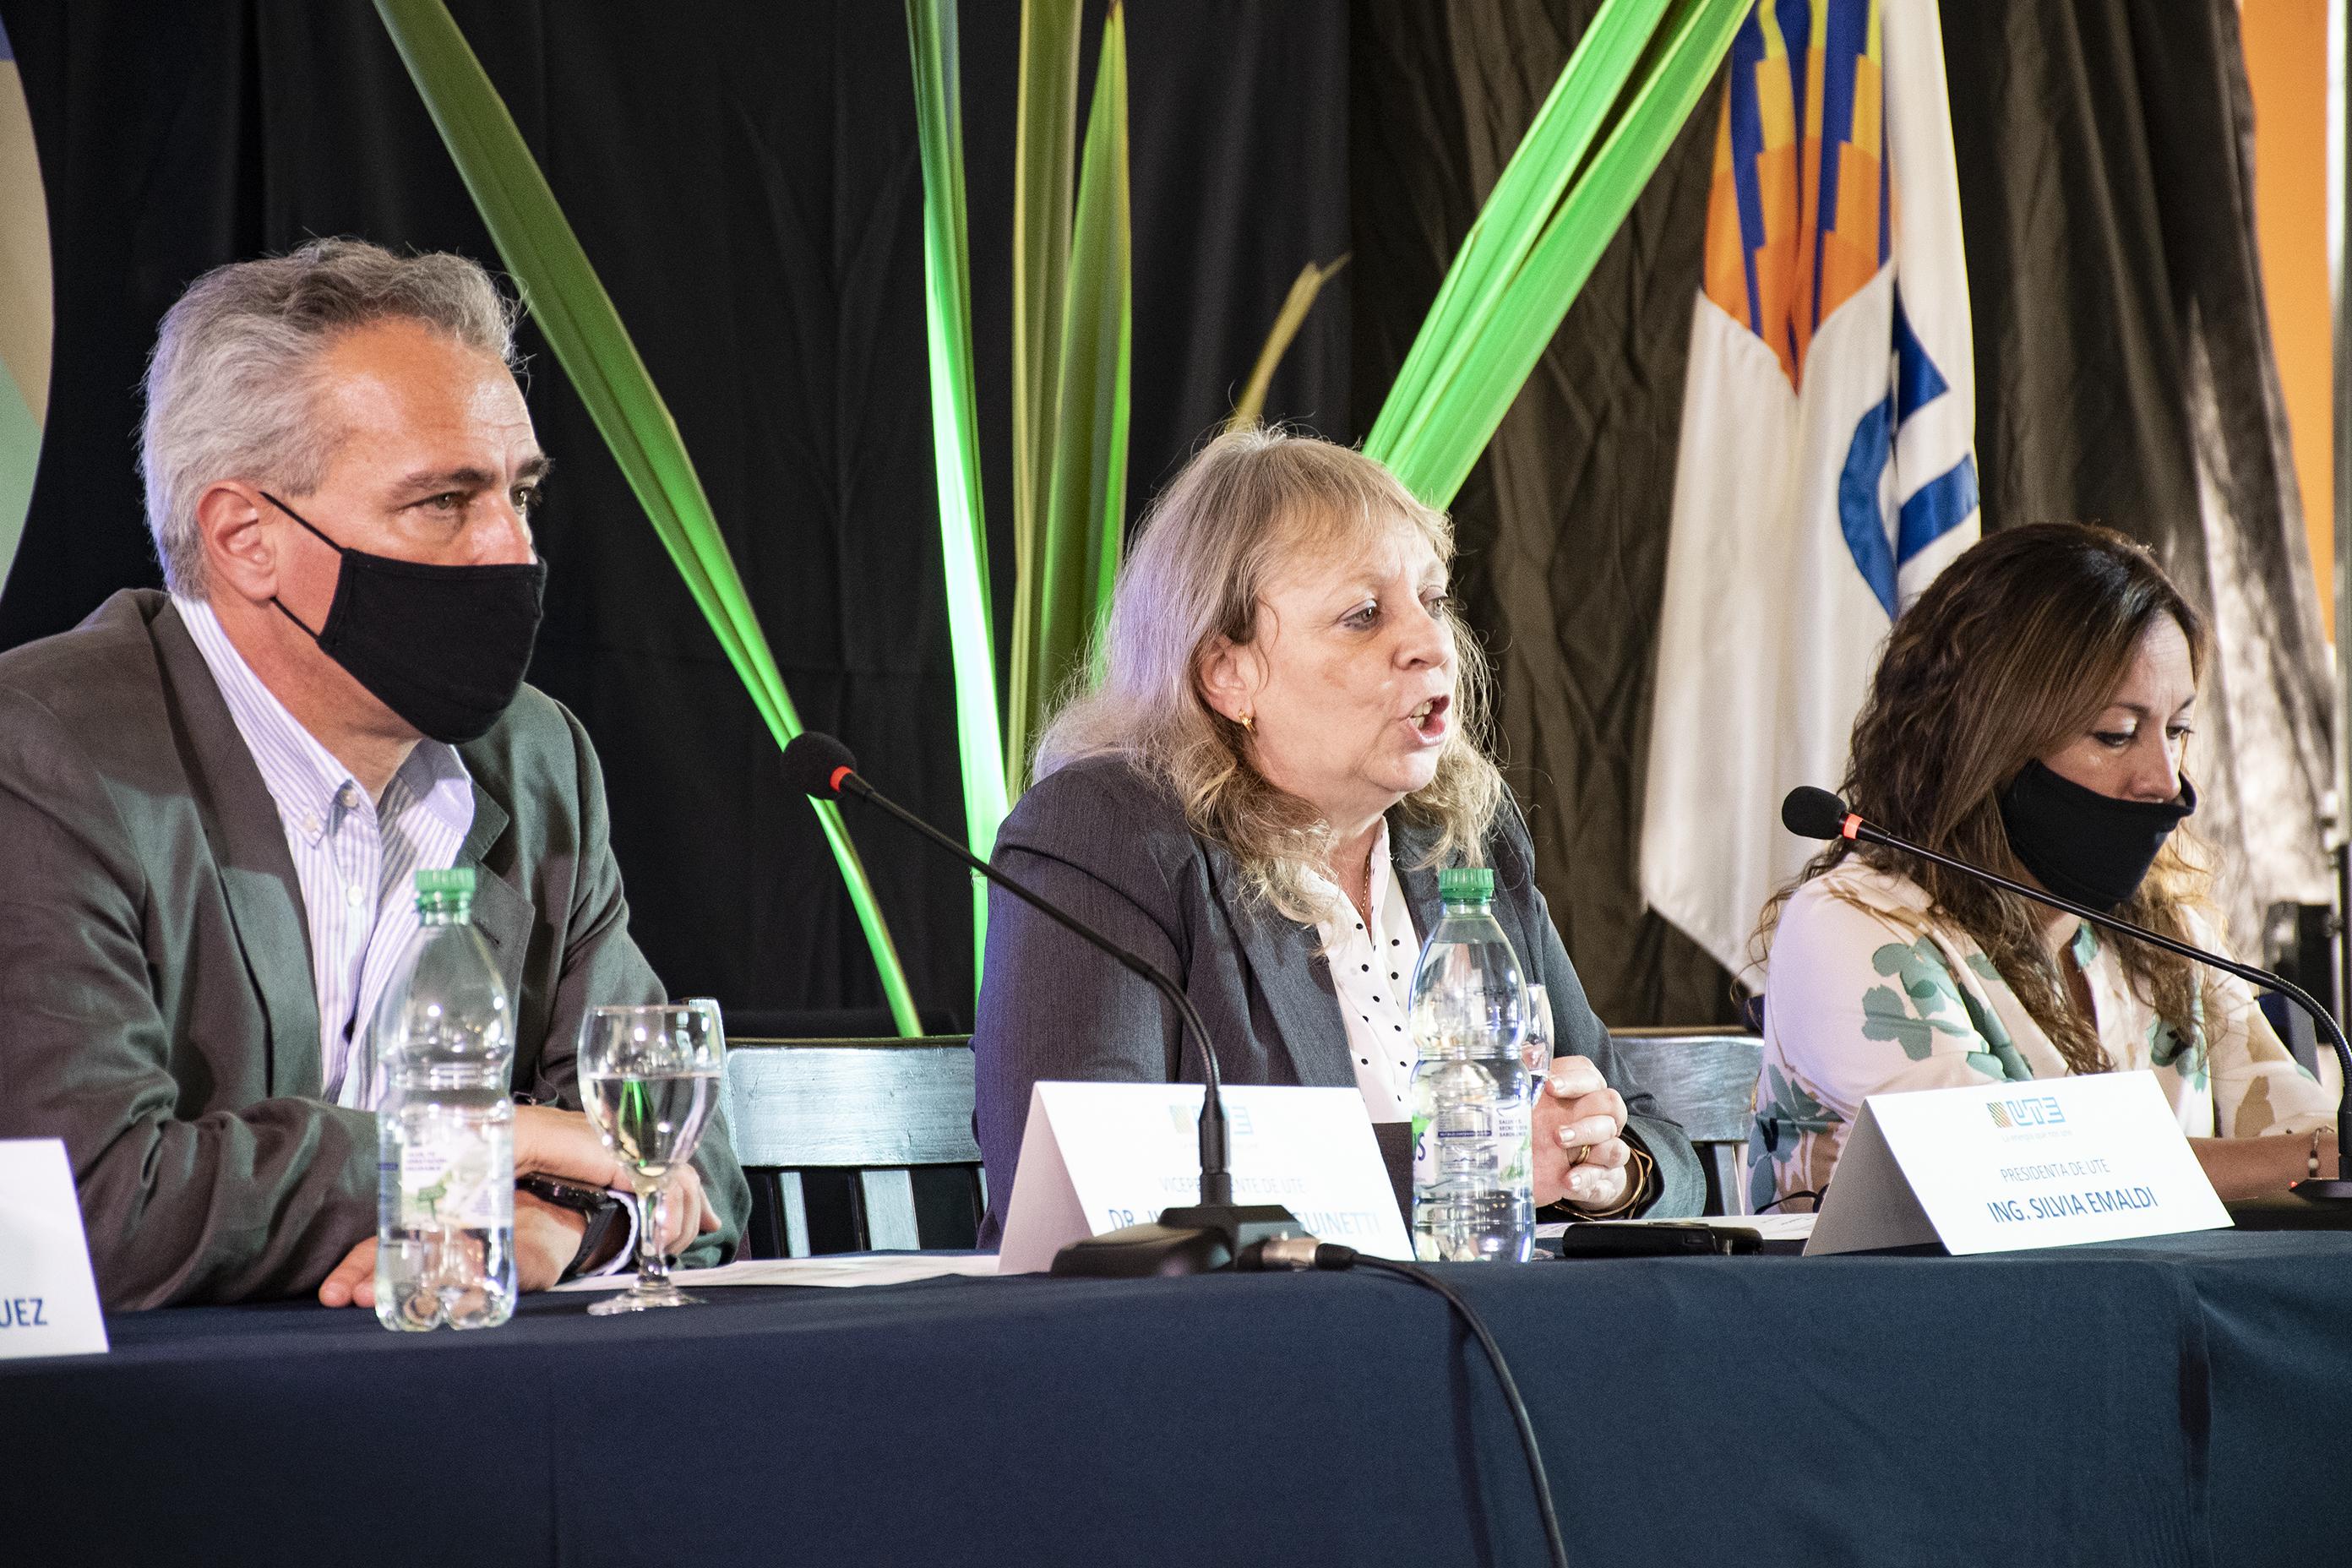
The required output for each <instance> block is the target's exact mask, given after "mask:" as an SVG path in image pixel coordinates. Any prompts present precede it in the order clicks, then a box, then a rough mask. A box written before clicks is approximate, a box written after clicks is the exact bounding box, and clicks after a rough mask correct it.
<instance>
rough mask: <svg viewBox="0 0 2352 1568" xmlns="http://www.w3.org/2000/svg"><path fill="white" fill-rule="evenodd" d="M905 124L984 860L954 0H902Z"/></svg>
mask: <svg viewBox="0 0 2352 1568" xmlns="http://www.w3.org/2000/svg"><path fill="white" fill-rule="evenodd" d="M907 32H908V39H909V42H910V43H911V45H912V47H913V54H914V65H915V123H916V128H917V132H918V137H919V141H920V143H921V146H922V156H923V306H924V309H923V318H924V321H925V323H926V326H927V329H928V338H927V341H928V342H929V362H930V373H931V457H932V463H933V466H934V468H936V469H937V471H938V475H939V488H940V547H941V550H940V554H941V566H942V570H943V573H944V575H945V578H946V586H947V598H948V647H949V652H950V657H951V658H953V660H954V665H955V693H956V752H957V761H958V763H959V766H960V770H961V773H962V776H963V810H964V841H965V843H966V845H967V846H968V847H970V848H971V852H972V853H973V854H974V855H977V856H979V857H980V858H982V859H983V860H984V859H986V858H988V857H989V854H990V852H991V851H992V850H993V849H994V848H995V846H996V829H997V827H998V826H999V825H1001V824H1002V823H1003V820H1004V813H1005V809H1006V799H1007V797H1006V794H1005V786H1004V751H1003V731H1001V730H1000V728H999V727H998V724H997V717H996V656H995V651H994V647H993V645H992V631H991V624H992V623H991V620H990V610H989V592H988V531H987V526H986V521H985V518H984V516H983V514H982V508H981V498H980V416H979V412H978V404H979V395H978V393H977V391H976V389H975V386H974V383H973V375H972V365H971V238H970V231H969V226H968V225H967V224H966V222H965V216H964V215H965V208H964V179H963V106H962V105H963V95H962V92H961V88H960V85H959V81H960V75H961V68H962V65H961V52H960V50H959V48H958V47H957V42H956V11H955V0H907ZM971 934H972V973H973V974H974V975H975V976H977V975H978V973H980V965H981V962H982V957H983V956H984V955H985V953H986V952H987V940H988V899H987V892H986V889H983V888H982V887H981V886H980V885H979V884H978V883H977V882H975V883H974V884H973V887H972V903H971Z"/></svg>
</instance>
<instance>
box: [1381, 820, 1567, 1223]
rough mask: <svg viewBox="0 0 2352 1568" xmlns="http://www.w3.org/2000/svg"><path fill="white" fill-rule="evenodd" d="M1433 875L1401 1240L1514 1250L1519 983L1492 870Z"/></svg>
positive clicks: (1524, 1175) (1529, 1175)
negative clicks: (1440, 912) (1407, 1225)
mask: <svg viewBox="0 0 2352 1568" xmlns="http://www.w3.org/2000/svg"><path fill="white" fill-rule="evenodd" d="M1437 885H1438V891H1439V892H1440V894H1441V895H1443V897H1444V900H1445V914H1444V918H1443V919H1442V920H1440V921H1438V922H1437V927H1436V929H1435V930H1434V931H1431V932H1430V933H1429V940H1428V941H1426V942H1423V944H1422V949H1421V962H1420V963H1419V964H1418V965H1417V966H1416V967H1415V968H1414V970H1413V975H1412V1012H1411V1018H1412V1039H1413V1044H1414V1045H1415V1046H1416V1047H1419V1049H1420V1053H1421V1059H1420V1061H1419V1062H1418V1063H1416V1064H1415V1066H1414V1067H1413V1069H1412V1087H1411V1089H1410V1090H1409V1094H1408V1099H1409V1101H1410V1104H1411V1109H1412V1247H1413V1251H1414V1253H1415V1254H1416V1255H1417V1256H1418V1257H1420V1258H1422V1260H1423V1261H1424V1262H1430V1263H1477V1262H1490V1261H1496V1260H1508V1261H1524V1260H1525V1259H1526V1258H1527V1257H1528V1250H1529V1248H1530V1247H1532V1246H1533V1245H1534V1242H1535V1229H1536V1209H1535V1185H1534V1178H1533V1171H1534V1164H1533V1157H1532V1156H1533V1150H1532V1146H1531V1145H1530V1143H1529V1141H1528V1093H1527V1085H1528V1069H1527V1065H1526V1063H1525V1062H1523V1061H1522V1060H1521V1059H1520V1057H1519V1037H1520V1036H1521V1034H1522V1033H1523V1032H1524V1031H1525V1028H1526V1018H1527V992H1526V988H1525V986H1524V985H1523V984H1521V982H1520V979H1519V963H1518V958H1517V955H1516V954H1514V953H1513V952H1511V942H1510V939H1509V938H1508V937H1507V936H1505V935H1504V934H1503V928H1502V927H1501V926H1499V925H1497V924H1496V921H1495V902H1494V900H1495V873H1494V872H1493V871H1492V870H1490V869H1488V868H1486V867H1484V866H1470V867H1457V868H1451V869H1448V870H1444V871H1441V872H1439V873H1438V879H1437Z"/></svg>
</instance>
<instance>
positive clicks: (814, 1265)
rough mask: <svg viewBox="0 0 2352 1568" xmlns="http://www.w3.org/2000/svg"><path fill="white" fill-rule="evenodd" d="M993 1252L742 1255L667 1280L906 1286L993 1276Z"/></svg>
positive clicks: (613, 1285) (596, 1282) (598, 1284)
mask: <svg viewBox="0 0 2352 1568" xmlns="http://www.w3.org/2000/svg"><path fill="white" fill-rule="evenodd" d="M995 1272H996V1255H995V1254H994V1253H992V1252H989V1253H982V1254H980V1255H978V1256H972V1255H971V1254H966V1253H954V1252H885V1253H877V1254H872V1255H869V1256H866V1257H846V1258H743V1259H741V1260H740V1261H738V1262H734V1263H726V1264H721V1265H720V1266H719V1267H718V1268H674V1269H672V1270H670V1276H669V1278H670V1282H671V1283H672V1284H674V1285H676V1286H677V1288H678V1289H681V1290H699V1289H703V1288H704V1287H706V1286H712V1285H822V1286H828V1287H832V1288H834V1289H840V1288H842V1287H845V1286H851V1285H904V1284H906V1283H907V1282H908V1281H909V1280H912V1279H940V1277H942V1276H945V1275H950V1274H973V1275H993V1274H994V1273H995ZM636 1278H637V1277H636V1275H635V1272H633V1271H631V1270H627V1269H624V1270H623V1271H621V1272H620V1273H618V1274H600V1275H598V1276H596V1277H595V1278H594V1279H569V1280H566V1281H565V1282H564V1283H562V1284H561V1285H558V1286H556V1287H555V1289H558V1290H615V1289H624V1288H625V1287H627V1286H629V1285H631V1284H634V1283H635V1280H636Z"/></svg>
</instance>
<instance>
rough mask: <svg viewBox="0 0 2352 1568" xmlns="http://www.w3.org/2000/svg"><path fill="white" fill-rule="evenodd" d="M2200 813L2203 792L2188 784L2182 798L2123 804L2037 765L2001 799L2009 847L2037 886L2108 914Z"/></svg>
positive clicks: (2028, 768) (2182, 789)
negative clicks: (2177, 833)
mask: <svg viewBox="0 0 2352 1568" xmlns="http://www.w3.org/2000/svg"><path fill="white" fill-rule="evenodd" d="M2196 809H2197V790H2196V787H2195V786H2194V785H2192V784H2190V783H2189V781H2188V780H2187V779H2185V778H2184V779H2182V780H2181V781H2180V795H2179V798H2178V799H2174V800H2166V801H2144V800H2117V799H2116V797H2115V796H2113V795H2101V794H2100V793H2099V792H2098V791H2097V790H2095V789H2084V787H2083V786H2082V785H2081V784H2075V783H2073V782H2072V781H2070V780H2067V779H2062V778H2060V777H2059V776H2058V775H2057V774H2056V773H2052V772H2051V771H2050V770H2049V769H2048V768H2045V767H2043V766H2042V764H2041V763H2038V762H2035V763H2026V764H2025V768H2024V771H2023V772H2021V773H2019V774H2018V775H2017V777H2015V778H2014V779H2011V781H2010V783H2009V787H2008V788H2006V789H2004V790H2002V791H2001V792H2000V820H2001V822H2002V823H2003V825H2005V826H2007V827H2008V829H2009V847H2010V848H2011V850H2013V851H2015V852H2016V855H2017V858H2018V859H2020V860H2021V861H2022V862H2024V865H2025V868H2026V869H2027V870H2029V871H2031V872H2032V873H2033V879H2034V880H2035V881H2037V882H2039V883H2041V884H2042V886H2043V887H2045V888H2047V889H2050V890H2051V891H2052V892H2053V893H2055V894H2057V895H2058V896H2059V897H2060V898H2062V899H2072V900H2074V901H2075V902H2076V903H2078V904H2084V905H2087V906H2089V907H2090V908H2092V909H2095V910H2098V911H2099V912H2100V913H2101V914H2105V913H2106V912H2107V911H2108V910H2112V909H2115V908H2116V906H2117V905H2119V904H2122V903H2124V902H2126V901H2127V900H2129V899H2130V898H2131V896H2132V895H2133V894H2134V893H2136V892H2137V891H2138V890H2139V885H2140V882H2141V879H2144V878H2145V877H2147V868H2149V867H2150V866H2153V865H2154V864H2156V857H2157V852H2158V850H2160V849H2162V848H2163V847H2164V841H2165V839H2166V838H2168V837H2170V836H2171V833H2172V830H2173V829H2174V828H2175V827H2178V826H2179V825H2180V819H2181V818H2182V817H2184V816H2188V815H2189V813H2190V812H2192V811H2195V810H2196Z"/></svg>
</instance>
